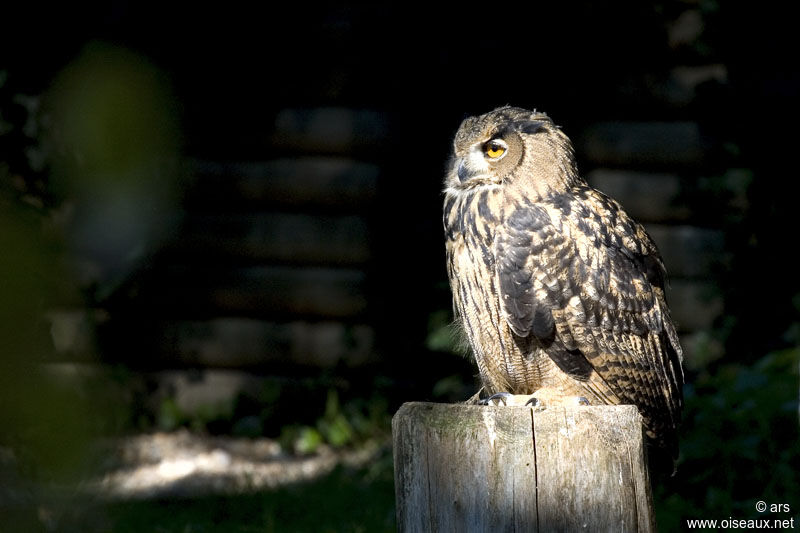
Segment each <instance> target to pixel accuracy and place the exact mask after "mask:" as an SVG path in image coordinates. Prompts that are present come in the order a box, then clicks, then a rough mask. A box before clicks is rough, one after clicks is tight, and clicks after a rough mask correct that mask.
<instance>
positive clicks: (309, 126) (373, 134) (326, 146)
mask: <svg viewBox="0 0 800 533" xmlns="http://www.w3.org/2000/svg"><path fill="white" fill-rule="evenodd" d="M388 138H389V127H388V117H387V116H386V115H385V114H383V113H380V112H378V111H373V110H369V109H350V108H345V107H319V108H306V109H283V110H281V111H280V112H279V113H278V114H277V116H276V117H275V129H274V133H273V136H272V143H273V145H275V146H276V147H280V148H283V149H291V150H295V151H300V152H312V153H348V154H356V153H360V154H363V153H365V152H364V149H369V151H370V153H373V154H374V153H375V150H380V149H381V148H382V147H385V146H386V143H387V140H388Z"/></svg>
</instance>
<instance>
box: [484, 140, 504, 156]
mask: <svg viewBox="0 0 800 533" xmlns="http://www.w3.org/2000/svg"><path fill="white" fill-rule="evenodd" d="M507 149H508V148H507V147H506V143H504V142H503V141H501V140H500V139H492V140H491V141H488V142H487V143H486V144H485V145H483V153H485V154H486V157H488V158H489V159H499V158H501V157H502V156H503V154H505V153H506V150H507Z"/></svg>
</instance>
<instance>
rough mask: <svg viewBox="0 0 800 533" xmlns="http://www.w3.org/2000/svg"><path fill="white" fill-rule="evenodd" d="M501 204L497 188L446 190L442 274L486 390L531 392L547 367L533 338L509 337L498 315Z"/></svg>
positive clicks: (500, 309)
mask: <svg viewBox="0 0 800 533" xmlns="http://www.w3.org/2000/svg"><path fill="white" fill-rule="evenodd" d="M502 205H503V190H502V189H501V188H500V187H495V186H488V187H479V188H476V189H470V190H466V191H465V190H460V191H447V192H446V196H445V206H444V229H445V235H446V239H447V240H446V250H447V272H448V277H449V278H450V285H451V289H452V292H453V304H454V308H455V312H456V315H457V317H458V320H459V321H460V323H461V325H462V326H463V329H464V333H465V334H466V336H467V339H468V341H469V344H470V346H471V347H472V349H473V353H474V356H475V361H476V363H477V365H478V370H479V372H480V375H481V381H482V383H483V385H484V388H485V389H486V391H487V392H488V393H490V394H492V393H494V392H501V391H503V392H512V393H514V394H531V393H533V392H534V391H535V390H536V389H538V388H539V387H540V385H541V382H542V378H543V377H544V374H548V373H549V370H550V368H549V366H550V365H548V362H549V359H548V358H547V357H546V356H545V354H544V352H543V350H542V349H541V347H540V346H538V345H537V343H536V341H535V339H533V338H530V339H523V338H520V337H515V336H514V335H513V334H512V331H511V329H510V328H509V326H508V322H507V321H506V319H505V317H504V316H503V313H502V308H501V305H500V296H499V294H500V290H499V287H498V279H497V274H496V266H495V265H496V260H497V258H496V255H495V242H494V241H495V234H496V229H497V227H498V225H500V224H502V223H503V218H504V213H503V208H502Z"/></svg>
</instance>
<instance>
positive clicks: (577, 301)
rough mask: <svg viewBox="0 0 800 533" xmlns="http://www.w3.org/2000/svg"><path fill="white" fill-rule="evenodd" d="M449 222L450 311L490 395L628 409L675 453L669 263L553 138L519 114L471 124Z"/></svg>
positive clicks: (460, 149) (448, 190) (545, 127)
mask: <svg viewBox="0 0 800 533" xmlns="http://www.w3.org/2000/svg"><path fill="white" fill-rule="evenodd" d="M443 219H444V231H445V237H446V251H447V272H448V277H449V280H450V287H451V290H452V293H453V304H454V310H455V314H456V317H457V321H458V322H460V324H461V325H462V326H463V330H464V333H465V334H466V338H467V340H468V341H469V345H470V347H471V350H472V353H473V354H474V357H475V362H476V363H477V367H478V371H479V373H480V379H481V382H482V384H483V389H484V391H485V393H486V394H487V395H489V396H490V398H491V399H493V400H494V399H497V400H500V401H502V403H504V404H505V403H506V402H505V400H506V398H510V395H515V397H517V396H516V395H530V399H529V401H528V402H527V403H532V404H533V405H538V406H539V407H540V408H547V406H548V405H553V404H556V405H558V404H564V403H570V402H577V403H579V404H590V405H598V404H609V405H616V404H633V405H636V406H637V407H638V409H639V412H640V413H641V415H642V419H643V424H644V430H645V433H646V435H647V436H648V437H649V438H650V439H651V441H652V442H653V443H655V444H656V445H658V446H659V447H662V448H666V449H668V450H669V453H671V454H672V456H673V458H674V457H676V456H677V439H676V429H677V426H678V424H679V419H680V411H681V407H682V402H683V399H682V387H683V371H682V367H681V364H682V360H683V354H682V350H681V346H680V342H679V340H678V335H677V333H676V331H675V326H674V324H673V322H672V319H671V318H670V312H669V309H668V307H667V302H666V299H665V296H664V283H665V277H666V271H665V268H664V263H663V261H662V259H661V256H660V255H659V252H658V250H657V249H656V246H655V244H654V243H653V240H652V239H651V238H650V236H649V235H648V234H647V232H646V231H645V230H644V228H643V227H642V226H641V225H639V224H638V223H637V222H635V221H634V220H633V219H631V217H629V216H628V214H627V213H625V211H624V210H623V209H622V206H621V205H620V204H619V203H617V202H616V201H615V200H613V199H611V198H609V197H608V196H606V195H604V194H603V193H601V192H599V191H597V190H596V189H593V188H592V187H590V186H589V185H588V184H587V183H586V181H585V180H584V179H583V178H582V177H581V176H580V175H579V174H578V169H577V165H576V162H575V156H574V151H573V148H572V143H571V142H570V140H569V139H568V138H567V136H566V135H565V134H564V133H563V132H562V131H561V129H560V128H559V127H558V126H556V125H555V124H554V123H553V122H552V121H551V120H550V118H549V117H548V116H547V115H545V114H543V113H540V112H537V111H528V110H525V109H520V108H516V107H502V108H499V109H495V110H494V111H491V112H489V113H486V114H485V115H481V116H477V117H469V118H467V119H465V120H464V122H463V123H462V124H461V126H460V127H459V129H458V131H457V133H456V136H455V140H454V142H453V155H452V158H451V161H450V163H449V165H448V171H447V175H446V178H445V187H444V217H443ZM484 403H486V400H484ZM498 403H499V402H498Z"/></svg>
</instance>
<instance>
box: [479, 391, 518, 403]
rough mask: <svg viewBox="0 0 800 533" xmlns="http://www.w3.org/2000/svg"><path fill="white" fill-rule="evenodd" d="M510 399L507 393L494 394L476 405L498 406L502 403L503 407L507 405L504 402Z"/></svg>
mask: <svg viewBox="0 0 800 533" xmlns="http://www.w3.org/2000/svg"><path fill="white" fill-rule="evenodd" d="M510 397H511V394H509V393H507V392H498V393H496V394H492V395H491V396H489V397H488V398H484V399H482V400H480V401H478V405H500V402H502V403H503V405H508V403H507V401H506V400H507V399H508V398H510ZM492 401H494V402H495V403H494V404H492Z"/></svg>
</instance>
